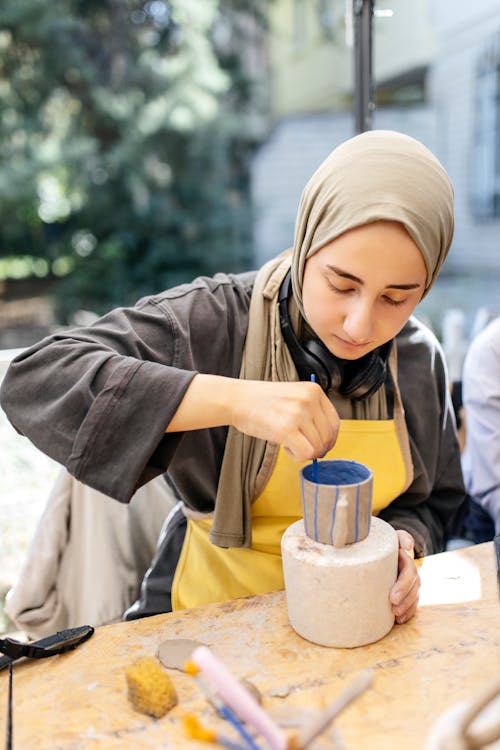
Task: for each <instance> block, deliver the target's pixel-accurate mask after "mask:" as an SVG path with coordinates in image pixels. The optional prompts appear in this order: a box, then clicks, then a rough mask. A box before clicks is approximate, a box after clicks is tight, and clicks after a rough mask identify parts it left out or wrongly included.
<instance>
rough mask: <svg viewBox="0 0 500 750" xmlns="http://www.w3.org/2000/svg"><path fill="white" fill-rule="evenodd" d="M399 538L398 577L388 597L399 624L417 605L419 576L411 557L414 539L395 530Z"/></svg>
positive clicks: (410, 615)
mask: <svg viewBox="0 0 500 750" xmlns="http://www.w3.org/2000/svg"><path fill="white" fill-rule="evenodd" d="M396 534H397V535H398V540H399V556H398V578H397V581H396V583H395V584H394V586H393V587H392V590H391V593H390V596H389V599H390V601H391V604H392V611H393V612H394V615H395V617H396V622H397V623H399V624H400V625H401V624H402V623H403V622H407V621H408V620H410V619H411V618H412V617H413V615H414V614H415V612H416V611H417V606H418V595H419V591H420V576H419V575H418V570H417V566H416V565H415V560H414V559H413V556H414V553H413V548H414V544H415V543H414V541H413V537H412V535H411V534H409V533H408V532H407V531H401V530H400V531H396Z"/></svg>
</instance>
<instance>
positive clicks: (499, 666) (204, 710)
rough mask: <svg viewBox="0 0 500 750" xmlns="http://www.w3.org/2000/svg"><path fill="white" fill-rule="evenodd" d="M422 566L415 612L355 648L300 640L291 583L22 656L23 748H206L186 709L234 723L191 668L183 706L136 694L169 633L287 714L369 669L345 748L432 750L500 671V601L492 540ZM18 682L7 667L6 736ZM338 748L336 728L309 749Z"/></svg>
mask: <svg viewBox="0 0 500 750" xmlns="http://www.w3.org/2000/svg"><path fill="white" fill-rule="evenodd" d="M420 574H421V578H422V591H421V604H420V607H419V610H418V613H417V615H416V616H415V617H414V618H413V620H411V621H410V622H409V623H407V624H405V625H395V626H394V628H393V629H392V631H391V632H390V633H389V634H388V635H387V636H386V637H385V638H383V639H382V640H380V641H378V642H377V643H374V644H371V645H369V646H363V647H360V648H356V649H334V648H325V647H322V646H317V645H314V644H312V643H309V642H308V641H305V640H303V639H302V638H300V637H299V636H298V635H297V634H296V633H295V632H294V631H293V630H292V628H291V627H290V625H289V623H288V617H287V611H286V602H285V597H284V592H282V591H281V592H275V593H271V594H264V595H261V596H256V597H251V598H246V599H239V600H235V601H231V602H226V603H222V604H217V605H211V606H208V607H199V608H196V609H192V610H185V611H183V612H177V613H172V614H169V615H158V616H156V617H149V618H145V619H141V620H136V621H133V622H127V623H117V624H114V625H107V626H102V627H99V628H96V631H95V634H94V635H93V637H92V638H90V640H89V641H87V642H86V643H84V644H83V645H82V646H79V647H78V648H77V649H76V650H75V651H71V652H68V653H66V654H63V655H60V656H54V657H51V658H50V659H46V660H42V661H40V660H24V661H23V662H19V663H16V665H15V668H14V675H13V686H14V691H13V696H14V700H13V706H14V710H13V716H14V720H13V748H14V750H24V749H26V750H28V749H29V750H32V749H34V748H36V749H37V750H45V749H47V750H49V748H50V750H98V749H99V750H114V749H115V748H116V750H118V748H119V750H128V749H129V748H175V749H176V750H184V748H192V749H195V748H200V749H201V748H206V747H207V745H206V744H202V743H198V742H195V741H193V740H191V739H188V738H187V737H186V735H185V732H184V729H183V725H182V721H181V719H182V716H183V715H185V714H186V713H194V714H196V715H198V717H199V718H200V719H201V720H202V721H203V723H204V724H206V725H210V726H211V727H214V728H218V729H219V730H220V731H224V732H225V733H226V734H230V730H228V729H227V726H226V725H225V724H224V722H223V721H222V720H221V719H219V718H218V717H216V715H215V714H214V712H213V710H212V709H211V708H210V707H209V705H208V704H207V702H206V700H205V698H204V696H203V694H202V693H201V692H200V689H199V687H198V685H197V684H196V682H195V681H194V680H193V678H191V677H189V676H188V675H186V674H183V673H181V672H179V671H176V670H169V674H170V676H171V677H172V678H173V680H174V683H175V686H176V688H177V692H178V695H179V704H178V705H177V706H176V707H175V708H174V709H173V710H172V711H171V712H170V713H168V714H167V715H166V716H165V717H163V718H162V719H159V720H155V719H153V718H149V717H148V716H145V715H143V714H140V713H138V712H136V711H135V710H134V709H133V708H132V706H131V704H130V703H129V701H128V699H127V690H126V682H125V669H126V667H127V666H128V665H130V664H131V663H133V662H134V661H136V660H138V659H140V658H143V657H146V656H155V655H156V652H157V649H158V646H159V644H160V643H161V642H162V641H164V640H166V639H168V638H192V639H196V640H198V641H201V642H203V643H205V644H207V645H208V646H210V647H212V648H213V651H214V653H215V654H217V656H219V658H220V659H221V660H222V661H223V662H224V663H225V664H226V666H227V667H228V668H229V669H230V670H231V671H232V672H233V673H234V674H235V675H236V676H238V677H240V678H243V677H244V678H247V679H248V680H250V681H251V682H253V683H254V685H256V686H257V687H258V688H259V690H260V691H261V693H262V696H263V706H264V708H265V709H266V710H267V711H268V712H269V713H270V714H271V715H272V716H273V717H275V718H276V719H278V720H280V721H281V720H284V721H286V720H289V721H300V720H303V719H305V718H311V716H313V715H314V714H315V712H316V711H318V710H320V709H321V708H323V707H324V706H325V705H326V704H327V703H328V702H329V701H331V700H332V699H333V698H334V697H335V696H336V695H337V694H338V693H339V692H340V691H341V690H342V689H343V688H344V687H345V685H346V684H347V683H348V682H350V681H351V680H352V679H353V678H354V677H355V676H356V675H357V674H358V673H359V672H360V671H361V670H363V669H365V668H370V669H372V670H373V673H374V683H373V687H372V688H371V689H370V690H368V691H367V692H366V693H365V694H364V695H363V696H362V697H360V698H359V699H358V700H357V701H356V702H355V703H353V704H352V705H351V706H349V707H348V708H347V709H346V710H345V711H344V713H343V714H342V715H341V716H340V717H339V719H338V720H337V722H336V725H335V729H334V732H339V733H340V735H341V737H342V740H343V745H344V747H345V750H382V749H383V750H392V748H400V747H404V748H405V750H422V748H423V746H424V743H425V739H426V737H427V734H428V731H429V728H430V727H431V725H432V723H433V722H434V721H435V719H436V718H437V717H438V716H439V715H440V714H441V713H442V712H444V711H445V710H446V709H447V708H448V707H450V706H452V705H453V704H455V703H457V702H459V701H461V700H463V699H465V698H468V697H472V696H473V695H474V694H475V693H476V692H477V691H478V690H479V689H480V688H481V687H482V686H483V685H485V684H487V683H488V681H490V680H491V679H493V678H494V677H495V676H497V675H498V673H499V672H500V648H499V646H500V643H499V641H500V626H499V623H500V617H499V615H500V606H499V593H498V581H497V569H496V561H495V555H494V550H493V544H492V543H487V544H481V545H477V546H474V547H467V548H464V549H460V550H455V551H453V552H445V553H442V554H440V555H433V556H429V557H427V558H425V559H424V560H423V562H422V564H421V567H420ZM359 616H360V617H363V616H364V613H363V612H360V613H359ZM7 685H8V670H3V672H2V673H1V674H0V742H4V737H5V732H6V711H7ZM277 693H286V695H284V697H278V695H276V694H277ZM286 731H287V732H289V731H292V730H291V729H287V730H286ZM260 744H261V747H262V748H264V747H265V743H264V741H261V742H260ZM334 746H335V743H334V741H333V740H329V739H328V737H324V738H323V739H322V740H321V741H318V742H317V743H313V745H312V747H311V750H314V748H320V747H332V748H333V747H334Z"/></svg>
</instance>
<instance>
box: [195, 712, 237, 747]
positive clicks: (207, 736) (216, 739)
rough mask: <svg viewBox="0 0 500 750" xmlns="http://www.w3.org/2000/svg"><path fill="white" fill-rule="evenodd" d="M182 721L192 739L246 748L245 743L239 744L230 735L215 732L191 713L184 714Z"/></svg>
mask: <svg viewBox="0 0 500 750" xmlns="http://www.w3.org/2000/svg"><path fill="white" fill-rule="evenodd" d="M182 723H183V724H184V728H185V730H186V732H187V734H188V735H189V736H190V738H191V739H192V740H198V742H208V743H209V744H211V745H222V746H223V747H226V748H227V749H228V750H247V745H240V744H239V743H238V742H234V740H232V739H231V738H230V737H226V736H225V735H224V734H217V732H215V731H214V730H213V729H208V728H207V727H204V726H203V724H202V723H201V721H200V720H199V719H198V717H197V716H193V714H188V715H187V716H184V718H183V720H182Z"/></svg>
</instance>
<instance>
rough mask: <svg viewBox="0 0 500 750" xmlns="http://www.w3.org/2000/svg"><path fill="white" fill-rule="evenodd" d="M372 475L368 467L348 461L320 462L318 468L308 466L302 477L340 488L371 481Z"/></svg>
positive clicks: (311, 465)
mask: <svg viewBox="0 0 500 750" xmlns="http://www.w3.org/2000/svg"><path fill="white" fill-rule="evenodd" d="M316 474H317V479H316V476H315V475H316ZM370 474H371V471H370V469H369V468H368V466H365V465H364V464H361V463H359V462H358V461H348V460H346V459H336V460H333V461H318V462H317V465H316V467H315V466H314V465H313V464H308V465H307V466H304V468H303V469H302V475H303V476H304V478H305V479H307V480H308V481H309V482H315V483H317V484H328V485H339V486H340V485H350V484H359V483H360V482H365V481H366V480H367V479H369V477H370Z"/></svg>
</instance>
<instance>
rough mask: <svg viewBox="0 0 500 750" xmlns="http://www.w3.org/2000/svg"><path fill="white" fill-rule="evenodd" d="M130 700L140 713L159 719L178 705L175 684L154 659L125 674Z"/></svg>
mask: <svg viewBox="0 0 500 750" xmlns="http://www.w3.org/2000/svg"><path fill="white" fill-rule="evenodd" d="M125 677H126V678H127V687H128V699H129V701H130V702H131V703H132V705H133V706H134V708H136V709H137V710H138V711H141V712H142V713H143V714H149V715H150V716H155V717H156V718H157V719H159V718H160V717H161V716H164V715H165V714H166V713H167V711H169V710H170V709H171V708H173V707H174V706H175V705H176V704H177V693H176V690H175V687H174V683H173V682H172V680H171V679H170V677H169V676H168V674H167V673H166V672H165V671H164V670H163V669H162V668H161V667H160V665H159V664H158V662H157V661H155V660H154V659H150V658H146V659H142V660H141V661H138V662H137V663H136V664H133V665H132V666H131V667H129V668H128V669H127V670H126V672H125Z"/></svg>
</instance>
